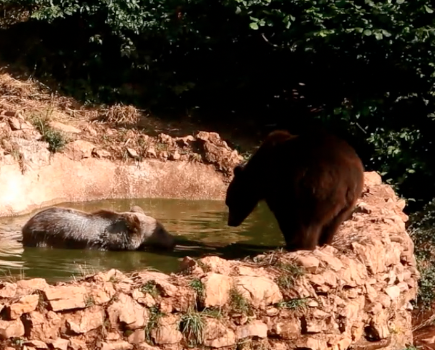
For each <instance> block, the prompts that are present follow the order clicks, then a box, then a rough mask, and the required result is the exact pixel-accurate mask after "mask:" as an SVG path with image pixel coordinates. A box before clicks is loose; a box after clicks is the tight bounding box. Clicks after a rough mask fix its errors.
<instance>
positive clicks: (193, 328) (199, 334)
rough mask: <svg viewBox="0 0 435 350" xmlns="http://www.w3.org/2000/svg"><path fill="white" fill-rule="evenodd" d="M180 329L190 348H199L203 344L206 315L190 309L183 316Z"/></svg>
mask: <svg viewBox="0 0 435 350" xmlns="http://www.w3.org/2000/svg"><path fill="white" fill-rule="evenodd" d="M179 328H180V331H181V333H183V334H184V336H185V338H186V340H187V342H188V346H189V347H192V346H197V345H201V344H202V343H203V339H204V335H203V331H204V315H203V314H202V313H200V312H198V311H195V310H193V309H189V310H188V311H187V312H186V313H185V314H184V315H183V316H181V319H180V323H179Z"/></svg>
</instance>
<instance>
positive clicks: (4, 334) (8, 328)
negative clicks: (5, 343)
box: [0, 319, 24, 339]
mask: <svg viewBox="0 0 435 350" xmlns="http://www.w3.org/2000/svg"><path fill="white" fill-rule="evenodd" d="M23 335H24V325H23V323H22V322H21V320H20V319H18V320H13V321H4V320H0V339H9V338H19V337H22V336H23Z"/></svg>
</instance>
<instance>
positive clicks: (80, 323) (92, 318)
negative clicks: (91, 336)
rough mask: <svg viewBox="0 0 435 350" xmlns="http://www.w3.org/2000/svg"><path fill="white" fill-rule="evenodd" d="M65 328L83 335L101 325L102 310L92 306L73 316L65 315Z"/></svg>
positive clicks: (102, 318)
mask: <svg viewBox="0 0 435 350" xmlns="http://www.w3.org/2000/svg"><path fill="white" fill-rule="evenodd" d="M65 320H66V321H65V322H66V325H67V327H68V328H69V329H70V330H71V331H72V332H74V333H76V334H85V333H87V332H89V331H91V330H93V329H96V328H98V327H100V326H102V325H103V322H104V310H103V309H102V308H101V307H98V306H93V307H90V308H87V309H85V310H79V311H77V312H75V313H73V314H68V315H65Z"/></svg>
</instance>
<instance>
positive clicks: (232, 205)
mask: <svg viewBox="0 0 435 350" xmlns="http://www.w3.org/2000/svg"><path fill="white" fill-rule="evenodd" d="M363 184H364V166H363V164H362V162H361V159H360V158H359V157H358V155H357V154H356V152H355V150H354V149H353V148H352V147H351V146H350V145H349V144H348V143H347V142H346V141H344V140H341V139H339V138H338V137H336V136H334V135H331V134H328V133H326V132H324V131H316V132H313V133H311V134H307V135H291V134H290V133H288V132H287V131H280V130H278V131H274V132H272V133H270V134H269V135H268V136H267V137H266V139H265V140H264V142H263V143H262V145H261V146H260V147H259V149H258V150H257V151H256V152H255V154H254V155H253V156H252V157H251V158H250V159H249V161H248V162H247V163H245V164H242V165H238V166H236V167H235V168H234V177H233V179H232V181H231V183H230V185H229V187H228V189H227V194H226V199H225V204H226V205H227V206H228V209H229V217H228V225H229V226H239V225H240V224H241V223H242V222H243V221H244V220H245V219H246V218H247V217H248V216H249V214H250V213H251V212H252V211H253V210H254V208H255V207H256V205H257V203H258V202H259V201H260V200H265V202H266V203H267V205H268V207H269V209H270V210H271V211H272V212H273V214H274V215H275V218H276V219H277V221H278V224H279V227H280V229H281V232H282V234H283V235H284V238H285V241H286V249H288V250H314V249H315V247H316V246H317V245H319V246H322V245H324V244H331V242H332V239H333V236H334V234H335V232H336V231H337V229H338V227H339V226H340V224H341V223H342V222H343V221H344V220H347V219H348V218H349V217H350V215H351V214H352V211H353V209H354V206H355V204H356V201H357V199H358V198H359V197H360V196H361V194H362V189H363Z"/></svg>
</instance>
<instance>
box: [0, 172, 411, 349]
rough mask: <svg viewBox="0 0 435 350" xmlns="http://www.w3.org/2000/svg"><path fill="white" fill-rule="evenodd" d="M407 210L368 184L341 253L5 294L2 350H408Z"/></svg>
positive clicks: (264, 258)
mask: <svg viewBox="0 0 435 350" xmlns="http://www.w3.org/2000/svg"><path fill="white" fill-rule="evenodd" d="M403 207H404V202H403V201H402V200H398V198H397V197H396V195H395V194H394V192H393V190H392V189H391V187H389V186H387V185H384V184H381V179H380V177H379V176H378V175H377V174H375V173H366V186H365V190H364V194H363V197H362V198H361V200H360V201H359V203H358V206H357V210H356V211H355V213H354V215H353V217H352V219H351V220H348V221H347V222H345V223H344V224H343V225H342V227H341V229H340V232H339V234H338V235H337V237H336V239H335V240H334V243H333V246H326V247H323V248H320V249H316V250H315V251H313V252H306V251H305V252H303V251H300V252H295V253H285V252H283V251H279V250H278V251H273V252H267V253H264V254H262V255H259V256H256V257H254V258H253V259H245V260H243V261H226V260H223V259H220V258H219V257H216V256H207V257H204V258H202V259H200V260H197V261H195V260H192V259H190V258H188V257H186V258H185V259H184V260H183V262H182V264H181V272H180V273H178V274H172V275H165V274H162V273H159V272H153V271H142V272H136V273H134V274H131V275H124V274H122V273H120V272H119V271H116V270H110V271H108V272H104V273H103V272H101V273H98V274H96V275H92V276H87V277H85V278H83V279H82V280H80V281H72V282H70V283H60V284H58V285H55V286H51V285H48V284H47V283H46V282H45V280H43V279H32V280H21V281H18V282H16V283H3V284H2V285H0V309H1V316H2V317H1V320H0V338H1V339H2V340H3V347H2V348H7V347H12V348H15V349H24V348H26V349H28V350H33V349H62V350H67V349H71V350H81V349H82V350H83V349H104V350H109V349H117V350H122V349H168V350H169V349H171V350H172V349H173V350H175V349H187V348H188V347H193V348H204V347H206V348H209V349H251V348H255V349H275V350H284V349H300V350H302V349H304V350H307V349H312V350H324V349H335V350H344V349H349V348H353V349H359V350H362V349H365V350H368V349H380V348H385V349H394V350H403V349H404V348H405V347H406V345H407V344H411V343H412V332H411V319H410V317H411V314H410V310H411V308H412V307H411V304H410V300H412V299H414V298H415V296H416V291H417V290H416V288H417V279H418V272H417V270H416V267H415V259H414V255H413V249H414V248H413V244H412V241H411V239H410V237H409V236H408V234H407V232H406V230H405V224H404V222H405V221H406V219H407V217H406V215H404V214H403V212H402V209H403Z"/></svg>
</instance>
